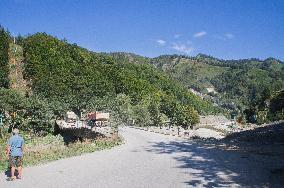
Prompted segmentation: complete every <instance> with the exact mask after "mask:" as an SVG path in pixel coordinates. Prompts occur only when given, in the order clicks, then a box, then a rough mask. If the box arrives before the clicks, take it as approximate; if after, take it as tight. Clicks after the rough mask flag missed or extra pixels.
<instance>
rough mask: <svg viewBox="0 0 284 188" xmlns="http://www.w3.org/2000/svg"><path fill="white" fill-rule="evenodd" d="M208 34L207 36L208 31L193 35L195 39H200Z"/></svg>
mask: <svg viewBox="0 0 284 188" xmlns="http://www.w3.org/2000/svg"><path fill="white" fill-rule="evenodd" d="M206 34H207V32H206V31H200V32H198V33H195V34H194V35H193V37H194V38H199V37H203V36H205V35H206Z"/></svg>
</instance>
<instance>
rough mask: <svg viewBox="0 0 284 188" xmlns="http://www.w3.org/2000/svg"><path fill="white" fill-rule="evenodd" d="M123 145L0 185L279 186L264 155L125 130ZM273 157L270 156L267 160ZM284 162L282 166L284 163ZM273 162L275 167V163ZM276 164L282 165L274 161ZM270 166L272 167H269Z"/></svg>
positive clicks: (26, 171) (29, 172)
mask: <svg viewBox="0 0 284 188" xmlns="http://www.w3.org/2000/svg"><path fill="white" fill-rule="evenodd" d="M120 132H121V134H122V136H123V137H124V138H125V144H123V145H121V146H117V147H115V148H113V149H110V150H103V151H98V152H94V153H91V154H84V155H82V156H77V157H72V158H68V159H62V160H58V161H54V162H50V163H48V164H44V165H40V166H35V167H29V168H25V169H24V178H23V179H22V180H16V181H13V182H7V181H6V180H5V179H6V176H5V175H4V174H1V175H0V178H1V179H0V187H1V188H10V187H11V188H17V187H19V188H33V187H35V188H64V187H66V188H80V187H82V188H91V187H92V188H93V187H98V188H104V187H107V188H112V187H115V188H128V187H129V188H136V187H143V188H144V187H149V188H156V187H157V188H167V187H266V186H268V187H270V186H273V187H278V186H279V187H280V185H281V183H282V185H283V181H282V182H279V179H275V176H271V174H270V173H271V172H270V171H269V169H271V168H272V169H277V166H275V164H274V163H273V162H272V161H273V159H272V160H271V164H270V163H268V164H267V163H265V164H264V163H263V162H262V159H263V157H266V156H259V155H250V154H247V153H240V152H234V151H222V150H220V149H217V148H215V147H205V146H204V145H202V144H197V143H195V142H192V141H184V140H182V139H178V138H174V137H171V136H165V135H160V134H156V133H151V132H145V131H141V130H136V129H133V128H126V127H125V128H121V130H120ZM268 161H270V160H268ZM280 162H282V163H281V165H282V164H283V161H280ZM273 165H274V166H273ZM276 165H279V163H278V164H276ZM268 168H269V169H268Z"/></svg>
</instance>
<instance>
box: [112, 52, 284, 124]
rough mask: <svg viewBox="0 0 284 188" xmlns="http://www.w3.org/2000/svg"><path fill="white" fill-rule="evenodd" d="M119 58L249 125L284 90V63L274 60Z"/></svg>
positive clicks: (129, 56)
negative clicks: (148, 67)
mask: <svg viewBox="0 0 284 188" xmlns="http://www.w3.org/2000/svg"><path fill="white" fill-rule="evenodd" d="M114 54H115V53H114ZM116 58H118V59H123V61H127V60H129V62H132V63H137V64H143V63H150V64H153V65H154V66H155V67H157V68H158V69H160V70H163V71H164V72H166V73H167V74H168V75H170V76H171V78H173V79H174V80H176V81H178V82H179V83H181V84H182V85H184V86H185V87H186V88H188V89H190V90H195V91H196V92H198V93H200V94H201V95H203V96H204V97H205V98H208V99H210V100H211V101H212V102H214V103H216V104H217V105H219V106H221V107H223V108H225V109H227V110H229V111H230V112H234V113H239V115H240V116H242V117H243V118H244V119H247V121H253V120H251V117H252V116H254V117H256V116H257V115H258V114H262V113H263V112H267V111H268V109H269V106H267V105H266V103H265V101H269V100H271V98H272V96H273V94H274V93H276V92H277V91H281V90H283V89H284V63H283V62H282V61H280V60H278V59H275V58H271V57H270V58H267V59H265V60H259V59H257V58H251V59H240V60H222V59H218V58H214V57H212V56H208V55H205V54H198V55H197V56H195V57H190V56H184V55H162V56H159V57H155V58H146V57H141V56H137V55H132V54H124V53H119V56H116ZM266 115H267V114H266ZM278 119H279V118H278ZM240 121H241V120H240Z"/></svg>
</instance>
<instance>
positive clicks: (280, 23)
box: [0, 0, 284, 60]
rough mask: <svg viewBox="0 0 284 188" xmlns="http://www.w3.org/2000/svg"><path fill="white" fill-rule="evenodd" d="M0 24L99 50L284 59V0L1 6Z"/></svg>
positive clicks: (83, 0) (45, 1)
mask: <svg viewBox="0 0 284 188" xmlns="http://www.w3.org/2000/svg"><path fill="white" fill-rule="evenodd" d="M0 24H1V25H2V26H4V27H6V28H7V29H9V31H10V32H11V33H13V34H14V35H17V34H22V35H26V34H29V33H30V34H33V33H35V32H46V33H48V34H51V35H54V36H57V37H58V38H60V39H63V38H66V39H67V40H68V41H69V42H71V43H77V44H78V45H80V46H82V47H85V48H87V49H90V50H92V51H97V52H101V51H102V52H114V51H125V52H133V53H136V54H139V55H143V56H149V57H154V56H158V55H161V54H186V55H190V56H194V55H196V54H198V53H204V54H208V55H212V56H214V57H218V58H223V59H240V58H251V57H256V58H260V59H264V58H267V57H275V58H278V59H281V60H284V1H283V0H279V1H277V0H273V1H272V0H271V1H270V0H263V1H262V0H152V1H150V0H113V1H109V0H100V1H95V0H60V1H59V0H0Z"/></svg>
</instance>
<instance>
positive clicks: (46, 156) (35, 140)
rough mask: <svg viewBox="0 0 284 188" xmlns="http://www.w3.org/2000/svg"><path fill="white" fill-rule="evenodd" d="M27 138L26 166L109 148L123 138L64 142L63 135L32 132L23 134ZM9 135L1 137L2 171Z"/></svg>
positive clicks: (4, 165) (25, 149)
mask: <svg viewBox="0 0 284 188" xmlns="http://www.w3.org/2000/svg"><path fill="white" fill-rule="evenodd" d="M22 136H23V138H24V140H25V148H24V160H23V161H24V166H34V165H38V164H42V163H46V162H49V161H54V160H58V159H62V158H67V157H71V156H78V155H81V154H83V153H91V152H95V151H99V150H103V149H109V148H112V147H114V146H117V145H120V144H121V143H122V139H121V138H120V137H118V138H99V139H97V140H85V141H83V142H80V141H77V142H74V143H70V144H68V146H67V145H66V144H65V143H64V141H63V137H62V136H60V135H58V136H53V135H47V136H45V137H36V136H32V135H30V134H23V135H22ZM8 138H9V135H5V136H4V138H2V139H0V151H1V154H0V156H1V157H0V158H1V160H0V172H2V171H4V170H6V169H7V166H8V161H7V159H6V156H5V148H6V143H7V139H8Z"/></svg>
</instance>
